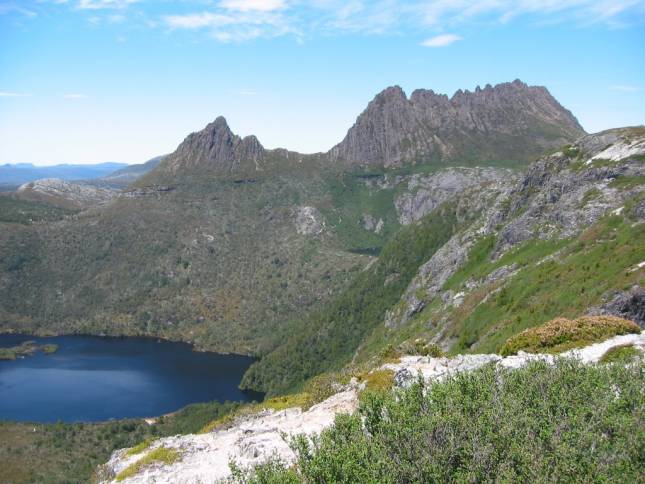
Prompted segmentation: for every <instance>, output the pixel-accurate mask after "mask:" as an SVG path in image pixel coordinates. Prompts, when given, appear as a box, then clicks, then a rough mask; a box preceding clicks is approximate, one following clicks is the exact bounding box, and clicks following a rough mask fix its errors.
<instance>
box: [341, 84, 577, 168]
mask: <svg viewBox="0 0 645 484" xmlns="http://www.w3.org/2000/svg"><path fill="white" fill-rule="evenodd" d="M582 134H584V130H583V129H582V127H581V126H580V124H579V123H578V121H577V120H576V118H575V117H574V116H573V115H572V114H571V113H570V112H569V111H568V110H566V109H564V108H563V107H562V106H561V105H560V104H559V103H558V102H557V101H556V100H555V99H554V98H553V97H552V96H551V94H549V92H548V91H547V90H546V88H544V87H538V86H527V85H526V84H524V83H523V82H521V81H519V80H516V81H514V82H511V83H504V84H499V85H496V86H495V87H491V86H490V85H487V86H486V87H485V88H484V89H480V88H479V87H478V88H477V89H476V90H475V92H469V91H461V90H459V91H457V92H456V93H455V94H454V96H453V97H452V98H448V96H446V95H440V94H435V93H434V92H433V91H431V90H425V89H419V90H416V91H414V92H413V93H412V95H411V96H410V99H408V98H407V97H406V95H405V93H404V92H403V90H402V89H401V88H400V87H398V86H394V87H389V88H387V89H385V90H384V91H382V92H381V93H380V94H378V95H377V96H376V97H375V98H374V100H373V101H372V102H370V104H369V105H368V106H367V109H366V110H365V111H363V113H362V114H361V115H360V116H359V117H358V119H357V120H356V124H354V126H352V128H351V129H350V130H349V131H348V133H347V136H346V137H345V139H344V140H343V141H342V142H341V143H339V144H338V145H336V146H335V147H334V148H332V149H331V151H330V152H329V156H330V158H331V159H333V160H342V161H345V162H346V163H348V164H360V165H382V166H385V167H389V166H393V165H401V164H402V163H406V162H418V161H430V160H434V161H446V160H460V159H463V160H475V161H482V160H522V161H526V160H529V159H532V158H533V157H535V156H538V155H540V154H541V153H543V152H544V151H546V150H547V149H549V148H556V147H559V146H561V145H563V144H564V143H566V142H567V140H572V139H575V138H577V137H579V136H580V135H582Z"/></svg>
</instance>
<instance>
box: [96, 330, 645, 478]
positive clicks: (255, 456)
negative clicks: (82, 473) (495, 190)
mask: <svg viewBox="0 0 645 484" xmlns="http://www.w3.org/2000/svg"><path fill="white" fill-rule="evenodd" d="M624 345H632V346H633V347H634V348H636V349H637V350H638V351H640V352H641V353H643V352H644V351H645V333H641V334H629V335H622V336H616V337H614V338H611V339H608V340H606V341H604V342H602V343H597V344H593V345H590V346H587V347H585V348H581V349H576V350H571V351H568V352H566V353H563V354H562V357H564V358H577V359H579V360H581V361H582V362H584V363H587V364H590V363H595V362H598V361H599V360H600V358H601V357H602V356H603V355H604V354H605V353H606V352H607V351H608V350H610V349H611V348H615V347H620V346H624ZM535 360H542V361H547V362H549V363H552V362H553V361H554V356H553V355H550V354H546V355H542V354H528V353H520V354H518V355H514V356H508V357H506V358H502V357H500V356H499V355H496V354H479V355H460V356H457V357H455V358H445V357H441V358H432V357H427V356H405V357H402V358H401V359H400V360H399V361H398V362H396V363H388V364H385V365H383V366H382V367H381V368H379V370H389V371H392V372H394V374H395V376H394V382H395V385H396V386H400V387H407V386H409V385H410V384H411V383H413V382H414V381H416V379H417V378H418V377H419V375H420V376H421V377H422V378H423V379H424V380H425V381H426V382H427V383H429V384H431V383H433V382H437V381H441V380H442V379H445V378H447V377H449V376H450V375H454V374H455V373H457V372H467V371H472V370H475V369H477V368H480V367H482V366H484V365H486V364H495V365H498V366H499V367H502V368H519V367H521V366H524V365H526V364H527V363H529V362H531V361H535ZM377 371H378V370H377ZM363 388H364V384H359V383H358V382H357V381H356V380H353V381H352V382H350V383H349V385H347V386H346V387H345V388H343V389H342V390H341V391H339V392H338V393H336V394H334V395H332V396H331V397H329V398H327V399H326V400H324V401H323V402H321V403H319V404H317V405H314V406H312V407H311V408H310V409H308V410H306V411H303V410H302V409H300V408H288V409H285V410H281V411H274V410H265V411H262V412H260V413H257V414H253V415H250V416H245V417H240V418H238V419H237V420H235V421H233V422H232V423H230V424H228V425H223V426H221V427H219V428H216V429H215V430H213V431H210V432H208V433H204V434H196V435H178V436H175V437H168V438H163V439H159V440H156V441H154V442H153V443H152V444H151V445H150V446H149V447H148V448H146V449H144V450H142V451H141V452H129V450H128V449H122V450H118V451H116V452H115V453H114V454H113V455H112V458H111V459H110V460H109V461H108V462H107V463H106V464H105V465H104V466H102V467H101V468H100V469H99V472H98V475H99V479H100V481H101V482H105V483H107V482H125V483H144V482H145V483H147V482H155V483H186V484H188V483H198V482H218V481H223V480H225V479H226V478H228V477H229V476H230V475H231V470H230V468H229V463H231V462H233V463H235V464H236V465H237V466H238V467H240V468H242V469H245V468H249V467H252V466H255V465H258V464H261V463H263V462H266V461H267V460H268V459H269V458H272V457H276V456H277V457H279V458H280V459H281V460H282V461H283V462H286V463H291V462H293V461H294V460H295V455H294V452H293V450H291V449H290V447H289V445H288V443H287V442H288V439H289V438H290V437H293V436H295V435H297V434H306V435H309V436H311V435H314V434H319V433H320V432H321V431H322V430H323V429H324V428H326V427H329V426H330V425H331V424H332V423H333V422H334V419H335V416H336V415H337V414H339V413H353V412H354V411H355V410H356V407H357V404H358V394H359V393H360V392H361V391H362V389H363ZM161 448H164V449H171V450H174V451H177V452H178V455H179V459H178V460H177V461H175V462H174V463H171V464H164V463H163V462H155V461H154V460H152V462H149V463H148V465H142V466H140V468H138V469H137V472H134V473H133V475H131V476H130V477H127V478H125V479H122V480H121V479H120V480H117V479H116V477H117V476H119V474H120V473H121V472H123V471H124V470H126V469H128V468H129V467H130V466H132V465H133V464H134V465H136V463H137V462H139V461H142V460H144V459H145V458H146V456H147V455H151V454H152V453H153V452H155V451H156V450H157V449H161ZM152 455H154V454H152Z"/></svg>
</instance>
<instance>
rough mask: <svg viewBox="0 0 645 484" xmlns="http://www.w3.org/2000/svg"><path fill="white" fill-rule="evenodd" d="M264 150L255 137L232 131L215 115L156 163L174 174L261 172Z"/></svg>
mask: <svg viewBox="0 0 645 484" xmlns="http://www.w3.org/2000/svg"><path fill="white" fill-rule="evenodd" d="M265 154H266V152H265V150H264V148H263V147H262V145H261V144H260V142H259V141H258V139H257V138H256V137H255V136H247V137H245V138H240V137H239V136H238V135H236V134H233V132H232V131H231V129H230V128H229V126H228V124H227V123H226V119H224V118H223V117H222V116H220V117H218V118H216V119H215V121H213V122H212V123H210V124H209V125H207V126H206V127H205V128H204V129H203V130H201V131H198V132H196V133H191V134H190V135H188V137H187V138H186V139H185V140H184V141H183V142H182V143H181V144H180V145H179V147H178V148H177V150H176V151H175V152H174V153H172V154H170V155H168V156H167V157H166V158H165V159H164V160H163V162H162V163H160V165H159V170H160V171H163V172H169V173H171V174H176V173H178V172H182V173H183V174H189V173H190V172H194V171H197V170H199V172H200V173H214V174H220V175H230V174H235V173H239V172H241V171H247V170H248V171H261V170H262V164H263V162H264V159H265Z"/></svg>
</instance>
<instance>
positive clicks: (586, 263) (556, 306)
mask: <svg viewBox="0 0 645 484" xmlns="http://www.w3.org/2000/svg"><path fill="white" fill-rule="evenodd" d="M629 210H630V208H629V207H627V205H626V209H625V214H626V217H623V216H609V217H606V218H604V219H602V220H601V221H600V222H598V223H597V224H595V225H593V226H591V227H589V228H588V229H587V230H586V231H584V232H583V233H582V234H581V235H580V236H578V237H577V238H575V239H563V240H559V241H539V240H537V241H536V240H533V241H529V242H527V243H525V244H524V245H523V246H522V247H520V248H519V249H517V250H516V251H512V252H510V253H508V254H505V255H504V256H503V257H502V258H500V259H499V260H497V261H495V262H494V263H493V262H486V261H484V262H482V263H481V266H477V267H475V268H474V269H472V271H473V273H474V274H475V275H477V274H483V273H486V272H487V271H489V270H492V269H493V268H494V267H496V266H500V265H506V264H509V263H512V262H517V263H518V265H519V267H520V268H521V270H520V271H519V272H518V273H517V274H516V275H515V276H513V277H512V278H510V279H509V280H508V281H507V282H506V283H505V284H504V286H503V287H501V288H499V287H494V286H493V287H484V288H482V290H478V291H474V292H472V293H471V294H469V295H468V296H467V297H466V299H465V300H464V303H463V304H462V306H461V307H459V308H457V309H454V310H452V312H450V313H449V314H450V317H451V320H452V328H451V329H450V334H452V335H454V337H455V338H457V343H456V345H455V346H454V347H453V349H452V352H453V353H458V352H462V351H468V350H470V351H477V352H483V353H486V352H495V351H499V349H500V348H501V346H502V345H503V344H504V342H505V341H506V340H507V339H508V338H510V337H511V336H513V335H515V334H517V333H519V332H521V331H523V330H525V329H528V328H532V327H535V326H538V325H540V324H543V323H544V322H546V321H549V320H551V319H554V318H556V317H560V316H562V317H568V318H576V317H578V316H579V315H580V314H584V312H585V311H586V310H587V309H588V308H589V307H592V306H594V305H597V304H599V303H600V302H601V300H602V297H603V296H604V295H605V294H607V293H609V292H610V291H615V290H622V289H625V288H628V287H631V286H632V285H634V284H638V283H639V281H640V280H641V277H642V273H641V271H634V270H630V268H632V267H635V266H636V265H637V264H638V263H640V262H641V261H642V260H643V258H645V252H644V251H643V244H642V240H644V238H645V226H644V225H643V224H634V223H632V220H630V215H629ZM481 267H483V268H481ZM454 278H461V279H463V280H465V279H467V278H468V276H467V275H466V274H463V272H462V271H459V272H458V273H457V274H456V275H455V276H454ZM450 284H451V282H450V281H449V282H448V283H447V286H449V287H450ZM493 291H494V292H493ZM491 292H492V293H493V294H492V295H491V296H488V297H487V295H488V294H489V293H491Z"/></svg>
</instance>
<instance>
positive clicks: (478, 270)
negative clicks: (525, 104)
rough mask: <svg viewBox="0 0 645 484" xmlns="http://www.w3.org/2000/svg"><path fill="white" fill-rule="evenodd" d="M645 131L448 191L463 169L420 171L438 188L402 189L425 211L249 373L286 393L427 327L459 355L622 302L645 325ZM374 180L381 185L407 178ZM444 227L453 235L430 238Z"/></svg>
mask: <svg viewBox="0 0 645 484" xmlns="http://www.w3.org/2000/svg"><path fill="white" fill-rule="evenodd" d="M644 140H645V130H643V128H640V127H637V128H621V129H615V130H609V131H607V132H602V133H598V134H595V135H586V136H583V137H582V138H580V139H579V140H578V141H576V142H575V143H574V144H572V145H569V146H566V147H565V148H564V149H563V150H562V151H559V152H556V153H554V154H551V155H547V156H544V157H542V158H541V159H540V160H538V161H537V162H535V163H533V164H532V165H530V166H529V168H528V170H527V172H526V173H524V174H522V175H520V176H513V175H509V176H503V175H502V176H500V173H499V171H498V172H497V176H496V177H492V178H488V180H489V181H488V182H485V180H486V179H487V178H486V176H485V175H483V174H482V173H481V172H479V174H478V177H479V178H480V179H481V180H482V181H484V182H483V183H481V184H474V185H469V184H468V183H464V182H462V183H463V184H462V187H461V188H460V189H459V190H457V191H456V193H458V195H456V196H453V197H452V198H450V197H445V194H449V193H451V190H450V184H451V183H450V182H451V181H452V180H456V179H459V177H460V176H462V175H463V174H464V173H465V172H463V171H458V173H459V177H458V176H456V172H455V171H442V172H440V173H437V174H435V175H431V176H430V177H429V178H427V179H426V178H421V177H416V176H413V177H411V178H409V179H408V180H407V181H406V182H405V183H406V186H407V187H408V188H410V186H412V187H413V188H418V187H423V186H428V187H432V188H431V189H430V190H429V191H428V192H427V193H424V191H423V189H422V191H417V192H414V190H411V191H409V192H407V193H402V194H399V195H397V196H395V198H394V200H395V205H396V206H397V208H398V209H404V210H403V211H400V212H399V213H398V217H399V219H400V221H401V222H403V223H407V222H410V221H413V220H418V221H416V222H413V223H409V224H408V225H407V226H406V227H405V230H402V231H400V232H399V233H398V234H397V235H398V236H399V240H396V238H393V239H391V240H390V241H389V243H388V244H386V246H385V247H384V250H383V252H382V253H381V256H380V258H379V260H378V261H377V262H375V263H374V264H373V265H371V266H370V267H368V268H366V269H365V272H364V274H365V276H364V278H363V279H357V280H355V281H354V282H353V283H352V284H351V285H350V287H349V288H348V289H347V290H346V292H345V293H343V294H341V295H340V296H339V297H338V298H336V299H334V300H332V302H331V303H330V304H329V305H328V306H326V307H325V308H323V311H321V313H318V314H317V315H316V316H315V317H312V318H310V319H309V320H308V322H307V324H306V325H305V327H306V328H307V331H305V332H299V333H298V334H295V335H292V336H291V337H290V338H289V339H288V340H287V341H285V342H284V343H283V344H282V345H280V346H279V347H278V348H276V349H275V350H274V351H273V352H272V353H269V354H268V355H266V356H265V357H264V358H263V359H262V360H261V361H259V362H257V363H256V364H254V365H253V366H252V367H251V369H250V370H249V372H247V374H246V376H245V379H244V381H243V384H245V385H247V386H248V387H249V388H254V389H262V390H265V391H269V392H280V391H285V390H288V389H289V388H290V387H291V386H292V385H294V384H295V383H296V382H297V381H298V378H305V379H306V378H308V377H310V376H312V375H313V374H315V373H316V372H320V371H326V370H328V369H330V368H334V367H337V366H338V365H342V364H345V363H347V362H349V361H366V360H369V359H370V358H371V357H373V356H374V355H375V354H377V353H378V352H379V351H381V350H383V349H384V348H386V347H387V346H389V345H391V346H394V347H396V346H397V345H399V344H403V343H405V342H406V341H410V340H412V339H414V338H415V337H423V338H426V339H428V340H430V341H432V342H434V343H437V344H440V345H441V346H442V347H443V349H444V350H448V351H451V352H455V353H457V352H465V351H486V352H489V351H496V350H498V349H499V346H500V345H501V344H502V343H503V342H504V341H505V340H506V339H507V338H508V337H510V336H511V335H513V334H515V333H517V332H519V331H521V330H523V329H526V328H528V327H531V326H535V325H538V324H541V323H543V322H544V321H547V320H549V319H552V318H554V317H556V316H558V315H563V316H567V317H576V316H578V315H579V314H583V313H587V312H598V313H610V314H616V315H623V316H626V317H628V318H630V319H635V320H637V321H638V322H639V323H640V324H643V320H642V316H641V315H642V314H643V307H644V306H645V291H643V289H642V286H643V276H644V274H645V265H644V264H643V262H644V261H645V252H643V245H642V240H643V237H644V235H643V230H644V229H645V225H644V224H643V221H644V220H645V218H644V216H645V212H644V211H643V204H644V203H645V202H643V196H644V195H643V192H644V190H645V188H644V185H643V180H644V179H643V176H644V175H645V168H644V166H643V161H642V160H643V156H644V155H645V151H644V150H643V141H644ZM612 154H613V155H612ZM612 157H613V159H612ZM421 180H423V181H422V182H421ZM441 181H443V182H445V183H446V184H445V185H444V187H445V189H442V188H441V184H440V183H439V182H441ZM369 183H370V184H371V186H372V187H373V189H375V190H381V191H386V190H388V189H389V187H390V186H392V185H393V184H395V182H394V181H392V179H391V178H390V179H389V182H386V181H385V180H379V178H374V179H371V180H370V181H369ZM437 183H438V185H436V184H437ZM432 197H436V198H437V202H438V203H435V202H433V200H432ZM424 200H428V201H427V203H424V202H423V201H424ZM414 201H416V202H415V203H413V202H414ZM416 208H418V209H419V210H418V211H416ZM438 232H443V233H444V234H445V235H446V237H445V239H441V240H435V242H433V244H432V245H431V246H427V245H425V244H423V243H421V244H420V243H419V242H421V241H425V240H432V238H433V235H434V234H436V233H438ZM610 254H611V255H610ZM408 263H409V265H408ZM357 299H358V300H359V301H360V302H359V303H356V302H355V301H356V300H357ZM321 314H322V316H321ZM363 315H369V317H363ZM344 318H349V319H350V320H351V321H352V324H351V325H347V324H344V323H343V320H344ZM328 348H334V350H329V349H328ZM340 348H342V350H341V349H340ZM294 355H297V356H298V357H296V356H294ZM314 355H315V357H314ZM314 358H315V359H314ZM312 359H313V360H312ZM312 361H313V362H312ZM276 374H277V375H282V376H281V377H280V379H276V378H275V377H274V376H273V375H276ZM284 375H290V376H291V377H285V376H284Z"/></svg>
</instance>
